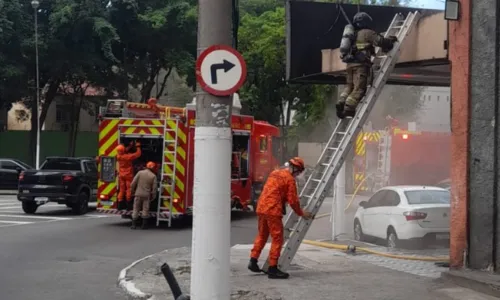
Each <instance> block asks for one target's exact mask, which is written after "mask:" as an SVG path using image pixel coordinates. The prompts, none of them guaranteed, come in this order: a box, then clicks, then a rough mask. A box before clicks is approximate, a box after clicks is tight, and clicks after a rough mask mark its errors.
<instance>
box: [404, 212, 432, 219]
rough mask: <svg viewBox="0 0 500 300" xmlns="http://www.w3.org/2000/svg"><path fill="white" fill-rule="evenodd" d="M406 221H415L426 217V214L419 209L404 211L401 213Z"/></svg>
mask: <svg viewBox="0 0 500 300" xmlns="http://www.w3.org/2000/svg"><path fill="white" fill-rule="evenodd" d="M403 216H405V218H406V221H415V220H423V219H425V218H427V214H426V213H423V212H419V211H405V212H404V213H403Z"/></svg>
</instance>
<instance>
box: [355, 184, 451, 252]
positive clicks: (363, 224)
mask: <svg viewBox="0 0 500 300" xmlns="http://www.w3.org/2000/svg"><path fill="white" fill-rule="evenodd" d="M449 215H450V192H449V191H447V190H445V189H442V188H439V187H431V186H389V187H384V188H382V189H380V190H378V191H377V192H376V193H375V194H374V195H373V196H372V197H371V198H370V199H369V200H368V201H361V202H360V203H359V208H358V210H357V211H356V214H355V216H354V238H355V239H356V240H358V241H364V240H366V238H367V237H374V238H377V239H384V240H386V242H387V247H390V248H396V247H399V246H400V245H401V241H403V240H420V241H423V240H431V241H436V240H447V239H449V238H450V224H449V222H450V219H449Z"/></svg>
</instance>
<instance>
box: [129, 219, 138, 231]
mask: <svg viewBox="0 0 500 300" xmlns="http://www.w3.org/2000/svg"><path fill="white" fill-rule="evenodd" d="M136 228H137V219H132V226H130V229H136Z"/></svg>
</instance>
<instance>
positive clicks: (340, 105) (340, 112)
mask: <svg viewBox="0 0 500 300" xmlns="http://www.w3.org/2000/svg"><path fill="white" fill-rule="evenodd" d="M344 106H345V103H344V102H339V103H337V104H336V105H335V108H336V109H337V117H338V118H339V119H343V118H344Z"/></svg>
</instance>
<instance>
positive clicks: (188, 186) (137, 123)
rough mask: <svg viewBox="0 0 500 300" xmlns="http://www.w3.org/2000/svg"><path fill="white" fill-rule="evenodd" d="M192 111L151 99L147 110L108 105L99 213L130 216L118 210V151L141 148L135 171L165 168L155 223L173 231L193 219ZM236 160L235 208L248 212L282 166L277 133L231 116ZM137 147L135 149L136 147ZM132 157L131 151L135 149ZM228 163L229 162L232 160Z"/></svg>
mask: <svg viewBox="0 0 500 300" xmlns="http://www.w3.org/2000/svg"><path fill="white" fill-rule="evenodd" d="M195 114H196V112H195V110H194V109H192V108H188V107H186V108H179V107H165V106H159V105H157V104H156V100H154V99H150V101H148V103H147V104H144V103H132V102H127V101H125V100H108V103H107V106H106V107H105V108H102V109H101V114H100V117H99V119H100V123H99V166H98V170H99V183H98V196H97V197H98V199H97V210H98V211H99V212H101V213H107V214H117V215H122V216H125V217H129V216H130V215H131V213H132V212H131V211H130V210H118V209H117V195H118V188H119V184H118V182H117V181H118V178H117V176H116V175H117V172H116V150H115V148H116V146H118V145H119V144H124V145H129V144H130V143H131V142H134V141H139V142H140V143H141V151H142V155H141V157H140V158H138V159H137V160H136V161H135V162H134V167H135V169H136V170H135V171H138V170H140V169H142V168H144V165H145V164H146V162H148V161H153V162H156V163H157V165H160V166H162V167H161V170H159V171H158V182H159V187H158V188H159V191H160V192H159V193H158V195H159V196H158V199H156V200H155V201H153V202H152V204H151V212H150V215H151V217H154V218H156V224H157V225H158V224H159V222H161V221H166V222H168V225H169V226H171V224H172V221H173V220H174V219H179V218H183V217H185V216H189V215H191V214H192V206H193V175H194V174H193V171H194V170H193V169H194V130H195V119H196V116H195ZM231 127H232V132H233V140H232V143H233V157H232V161H231V199H228V201H231V207H232V209H238V210H247V209H248V205H251V206H253V207H254V208H255V207H256V206H255V205H256V201H257V198H258V196H259V194H260V191H261V189H262V185H263V183H264V180H265V178H266V177H267V175H268V174H269V173H270V172H271V171H272V170H273V169H274V168H275V167H277V166H278V161H277V159H276V157H279V156H278V155H279V152H280V146H279V136H280V132H279V129H278V128H277V127H275V126H272V125H271V124H269V123H267V122H264V121H256V120H254V118H253V117H252V116H246V115H234V114H233V115H232V123H231ZM132 144H133V143H132ZM132 151H133V149H132ZM228 161H229V158H228Z"/></svg>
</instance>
